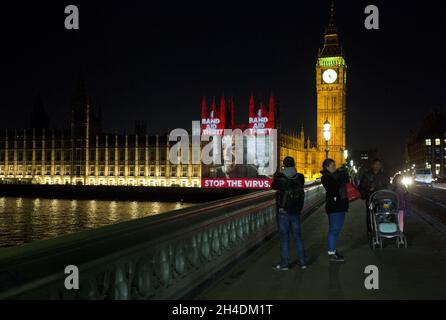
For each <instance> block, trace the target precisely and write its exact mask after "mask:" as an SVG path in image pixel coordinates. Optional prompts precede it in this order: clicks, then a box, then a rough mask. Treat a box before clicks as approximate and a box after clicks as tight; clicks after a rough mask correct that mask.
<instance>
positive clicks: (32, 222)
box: [0, 197, 194, 248]
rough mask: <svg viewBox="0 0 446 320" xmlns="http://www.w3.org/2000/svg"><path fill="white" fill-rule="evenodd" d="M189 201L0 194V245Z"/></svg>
mask: <svg viewBox="0 0 446 320" xmlns="http://www.w3.org/2000/svg"><path fill="white" fill-rule="evenodd" d="M192 205H194V204H193V203H180V202H153V201H152V202H149V201H147V202H145V201H108V200H61V199H42V198H41V199H38V198H36V199H32V198H12V197H0V248H2V247H3V248H4V247H11V246H16V245H20V244H24V243H30V242H33V241H38V240H44V239H51V238H55V237H58V236H61V235H66V234H71V233H76V232H80V231H83V230H89V229H95V228H99V227H103V226H107V225H110V224H115V223H119V222H123V221H128V220H132V219H138V218H143V217H148V216H153V215H157V214H160V213H164V212H167V211H172V210H178V209H182V208H187V207H190V206H192Z"/></svg>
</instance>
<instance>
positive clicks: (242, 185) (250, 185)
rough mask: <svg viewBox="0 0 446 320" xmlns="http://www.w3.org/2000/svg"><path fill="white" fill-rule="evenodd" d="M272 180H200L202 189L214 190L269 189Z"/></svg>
mask: <svg viewBox="0 0 446 320" xmlns="http://www.w3.org/2000/svg"><path fill="white" fill-rule="evenodd" d="M271 183H272V179H268V178H254V179H230V178H221V179H219V178H214V179H210V178H204V179H201V187H202V188H215V189H220V188H222V189H225V188H226V189H270V188H271Z"/></svg>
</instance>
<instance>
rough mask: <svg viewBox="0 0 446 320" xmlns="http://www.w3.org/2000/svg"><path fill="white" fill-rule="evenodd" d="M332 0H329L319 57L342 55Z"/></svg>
mask: <svg viewBox="0 0 446 320" xmlns="http://www.w3.org/2000/svg"><path fill="white" fill-rule="evenodd" d="M334 13H335V6H334V0H332V1H331V7H330V19H329V21H328V26H327V28H325V36H324V47H323V48H322V49H320V50H319V58H325V57H340V56H342V47H341V46H340V45H339V35H338V28H337V27H336V23H335V18H334Z"/></svg>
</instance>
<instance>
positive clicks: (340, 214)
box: [321, 159, 349, 261]
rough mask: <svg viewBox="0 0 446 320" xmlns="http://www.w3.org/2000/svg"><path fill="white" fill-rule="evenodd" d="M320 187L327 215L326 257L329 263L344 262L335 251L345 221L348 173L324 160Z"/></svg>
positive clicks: (332, 161)
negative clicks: (324, 196)
mask: <svg viewBox="0 0 446 320" xmlns="http://www.w3.org/2000/svg"><path fill="white" fill-rule="evenodd" d="M322 168H323V169H322V171H321V173H322V178H321V181H322V185H323V186H324V188H325V191H326V201H325V209H326V210H327V215H328V224H329V230H328V256H329V259H330V261H344V257H343V256H342V255H341V254H340V253H339V251H338V250H336V244H337V241H338V238H339V234H340V233H341V230H342V227H343V225H344V221H345V213H346V212H347V211H348V206H349V201H348V197H347V190H346V187H345V185H346V183H348V182H349V177H348V172H347V171H346V170H345V169H343V168H340V169H336V163H335V161H334V160H333V159H325V160H324V162H323V163H322Z"/></svg>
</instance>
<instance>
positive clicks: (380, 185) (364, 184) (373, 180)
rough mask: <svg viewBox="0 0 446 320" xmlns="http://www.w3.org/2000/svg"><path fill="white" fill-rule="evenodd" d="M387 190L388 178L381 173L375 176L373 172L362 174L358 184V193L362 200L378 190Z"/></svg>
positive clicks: (368, 171)
mask: <svg viewBox="0 0 446 320" xmlns="http://www.w3.org/2000/svg"><path fill="white" fill-rule="evenodd" d="M388 188H389V177H388V176H387V175H386V174H385V173H384V172H383V171H379V172H378V173H377V174H375V173H374V172H373V170H367V171H366V172H364V174H363V175H362V178H361V182H360V183H359V192H360V193H361V196H362V199H368V198H369V197H370V195H371V194H372V193H373V192H375V191H378V190H383V189H388Z"/></svg>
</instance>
